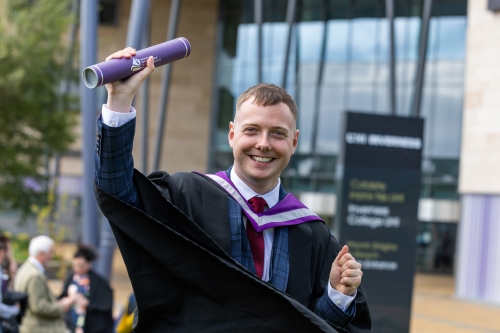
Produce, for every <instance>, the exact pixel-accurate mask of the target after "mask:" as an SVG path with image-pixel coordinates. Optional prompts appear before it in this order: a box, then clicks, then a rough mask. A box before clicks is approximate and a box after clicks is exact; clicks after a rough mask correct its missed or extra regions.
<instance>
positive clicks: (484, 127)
mask: <svg viewBox="0 0 500 333" xmlns="http://www.w3.org/2000/svg"><path fill="white" fill-rule="evenodd" d="M467 15H468V21H467V25H468V31H467V56H466V77H465V82H466V84H465V101H464V112H463V114H464V118H463V129H462V152H461V157H460V182H459V191H460V193H477V194H500V172H499V171H498V170H499V169H498V167H499V165H500V90H499V89H500V88H499V87H500V42H499V41H500V12H497V13H494V12H491V11H488V10H487V0H469V3H468V13H467Z"/></svg>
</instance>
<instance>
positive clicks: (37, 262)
mask: <svg viewBox="0 0 500 333" xmlns="http://www.w3.org/2000/svg"><path fill="white" fill-rule="evenodd" d="M28 260H29V262H31V263H32V264H33V265H35V267H36V268H38V270H39V271H40V272H41V273H42V274H45V266H44V264H42V262H41V261H40V260H38V259H37V258H35V257H29V258H28Z"/></svg>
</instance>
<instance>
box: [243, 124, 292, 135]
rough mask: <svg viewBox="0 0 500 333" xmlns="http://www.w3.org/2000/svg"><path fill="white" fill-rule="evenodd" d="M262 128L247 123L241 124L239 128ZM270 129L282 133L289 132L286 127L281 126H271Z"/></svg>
mask: <svg viewBox="0 0 500 333" xmlns="http://www.w3.org/2000/svg"><path fill="white" fill-rule="evenodd" d="M249 126H250V127H262V125H259V124H251V123H248V124H242V125H241V127H243V128H245V127H249ZM271 128H272V129H273V130H280V131H283V132H287V133H288V132H289V130H288V129H287V128H286V127H283V126H271Z"/></svg>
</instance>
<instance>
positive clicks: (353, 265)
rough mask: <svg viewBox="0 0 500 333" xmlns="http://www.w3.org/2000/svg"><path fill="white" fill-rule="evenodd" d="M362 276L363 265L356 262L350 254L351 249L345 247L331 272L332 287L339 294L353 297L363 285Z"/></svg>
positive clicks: (334, 262)
mask: <svg viewBox="0 0 500 333" xmlns="http://www.w3.org/2000/svg"><path fill="white" fill-rule="evenodd" d="M362 276H363V272H362V271H361V264H360V263H358V262H356V260H355V259H354V257H353V256H352V255H351V254H350V253H349V247H348V246H347V245H344V247H342V250H340V252H339V254H338V255H337V258H335V260H334V261H333V264H332V269H331V271H330V285H331V286H332V288H333V289H335V290H337V291H338V292H340V293H342V294H344V295H347V296H352V295H354V293H355V292H356V289H357V288H358V286H359V285H360V284H361V277H362Z"/></svg>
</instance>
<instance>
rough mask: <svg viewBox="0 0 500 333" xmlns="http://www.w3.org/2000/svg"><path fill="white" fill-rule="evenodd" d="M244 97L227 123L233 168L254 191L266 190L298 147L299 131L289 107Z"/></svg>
mask: <svg viewBox="0 0 500 333" xmlns="http://www.w3.org/2000/svg"><path fill="white" fill-rule="evenodd" d="M253 100H254V98H253V97H251V98H249V99H248V100H246V101H245V102H244V103H243V104H242V105H241V107H240V109H239V110H238V111H237V112H236V116H235V119H234V123H233V122H231V123H230V124H229V135H228V138H229V145H230V146H231V148H232V149H233V155H234V170H235V172H236V174H237V175H238V177H240V178H241V180H243V181H244V182H245V184H247V185H248V186H250V188H252V189H253V190H254V191H255V192H257V193H261V194H263V193H266V192H268V191H270V190H272V189H273V188H274V187H275V186H276V184H277V183H278V178H279V176H280V174H281V172H282V171H283V169H285V167H286V166H287V164H288V162H289V161H290V156H292V154H293V152H294V151H295V149H296V147H297V143H298V140H299V131H298V130H297V129H296V128H295V121H294V119H293V115H292V112H291V111H290V108H289V107H288V106H287V105H286V104H284V103H279V104H276V105H270V106H259V105H256V104H252V102H253Z"/></svg>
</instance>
